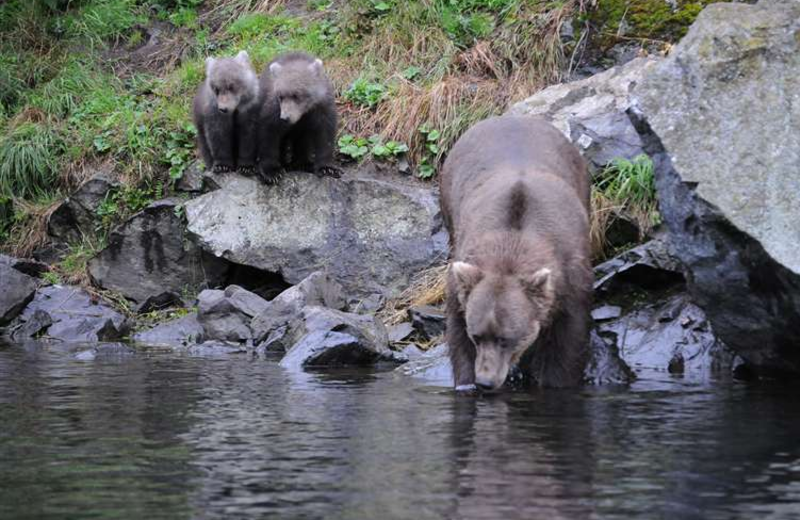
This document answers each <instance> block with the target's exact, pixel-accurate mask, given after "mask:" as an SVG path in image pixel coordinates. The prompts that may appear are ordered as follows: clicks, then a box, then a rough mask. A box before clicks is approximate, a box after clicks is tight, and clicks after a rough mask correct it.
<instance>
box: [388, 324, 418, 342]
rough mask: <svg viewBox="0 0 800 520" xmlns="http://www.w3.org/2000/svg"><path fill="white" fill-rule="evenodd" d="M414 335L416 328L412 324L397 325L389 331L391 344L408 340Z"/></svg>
mask: <svg viewBox="0 0 800 520" xmlns="http://www.w3.org/2000/svg"><path fill="white" fill-rule="evenodd" d="M413 333H414V326H413V325H411V323H410V322H407V321H404V322H403V323H398V324H397V325H392V326H390V327H389V329H388V334H389V343H399V342H400V341H403V340H405V339H408V337H409V336H411V334H413Z"/></svg>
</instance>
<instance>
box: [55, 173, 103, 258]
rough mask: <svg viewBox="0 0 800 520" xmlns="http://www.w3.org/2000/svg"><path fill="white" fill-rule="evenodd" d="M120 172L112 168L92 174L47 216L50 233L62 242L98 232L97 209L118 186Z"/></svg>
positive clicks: (68, 241)
mask: <svg viewBox="0 0 800 520" xmlns="http://www.w3.org/2000/svg"><path fill="white" fill-rule="evenodd" d="M117 177H118V176H117V175H115V174H114V172H113V171H111V170H109V169H105V168H104V169H100V170H98V171H97V172H95V173H94V174H91V175H90V177H89V180H87V181H86V182H84V183H83V184H82V185H81V186H80V187H79V188H78V189H77V190H75V192H74V193H73V194H72V195H70V196H69V197H67V198H66V199H64V200H63V201H62V202H61V204H59V205H58V206H57V207H56V209H55V210H54V211H53V212H52V213H51V214H50V217H49V218H48V220H47V232H48V234H49V235H50V236H51V237H53V238H54V239H56V240H57V241H61V242H62V243H73V242H80V241H81V240H82V239H83V237H84V235H89V236H92V235H94V232H95V227H96V219H97V209H98V208H99V207H100V205H101V204H102V202H103V200H104V199H105V198H106V197H107V196H109V192H110V191H111V190H113V189H114V188H117V187H118V186H119V181H118V180H117Z"/></svg>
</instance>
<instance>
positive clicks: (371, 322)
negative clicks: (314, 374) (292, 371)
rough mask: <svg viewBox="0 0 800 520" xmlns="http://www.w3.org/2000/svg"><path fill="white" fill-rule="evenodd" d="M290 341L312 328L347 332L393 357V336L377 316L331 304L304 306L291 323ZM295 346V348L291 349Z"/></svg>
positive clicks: (300, 337) (294, 342) (381, 352)
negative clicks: (390, 349)
mask: <svg viewBox="0 0 800 520" xmlns="http://www.w3.org/2000/svg"><path fill="white" fill-rule="evenodd" d="M288 329H289V332H288V335H287V338H286V340H285V341H286V344H288V345H292V347H291V348H294V345H296V344H297V343H299V342H300V341H301V340H302V338H303V337H304V336H306V335H308V334H310V333H312V332H320V331H323V332H324V331H332V332H343V333H345V334H349V335H350V336H353V337H355V338H356V339H357V340H358V341H359V342H360V343H361V344H362V345H364V346H365V347H366V348H369V349H371V350H372V351H374V352H376V353H377V354H379V355H381V356H385V357H387V358H388V357H390V356H389V354H390V351H389V337H388V334H387V332H386V327H384V325H383V323H381V322H380V321H379V320H378V319H377V318H376V317H374V316H368V315H364V314H352V313H348V312H342V311H337V310H334V309H328V308H327V307H316V306H308V307H304V308H303V309H302V310H301V311H300V313H299V314H298V315H297V317H296V318H295V319H294V320H293V321H292V322H291V323H290V324H289V326H288ZM289 350H291V349H289Z"/></svg>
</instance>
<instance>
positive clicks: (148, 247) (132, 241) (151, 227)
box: [89, 199, 225, 303]
mask: <svg viewBox="0 0 800 520" xmlns="http://www.w3.org/2000/svg"><path fill="white" fill-rule="evenodd" d="M180 208H181V202H180V201H177V200H171V199H167V200H162V201H158V202H155V203H153V204H151V205H150V206H148V207H147V208H145V209H144V210H142V211H140V212H139V213H137V214H136V215H134V216H133V217H131V218H130V219H129V220H128V221H127V222H125V223H123V224H122V225H120V226H119V227H117V228H116V229H114V231H112V232H111V234H110V236H109V238H108V246H107V247H106V248H105V249H103V251H101V252H100V253H99V254H98V255H97V256H96V257H95V258H93V259H92V260H91V262H89V273H90V274H91V276H92V278H93V279H94V281H95V282H96V283H97V284H98V285H99V286H100V287H103V288H105V289H111V290H113V291H117V292H119V293H120V294H122V295H123V296H125V297H126V298H129V299H131V300H133V301H135V302H137V303H142V302H144V301H145V300H147V299H148V298H151V297H156V296H159V295H162V294H164V293H178V294H180V293H181V292H183V291H187V290H188V291H191V292H194V291H196V290H197V289H199V288H202V287H203V286H204V285H206V284H207V283H211V284H215V283H217V282H218V281H219V279H220V278H221V277H222V274H223V273H224V269H225V266H224V265H223V264H222V262H220V260H219V259H216V258H213V257H211V256H210V255H204V254H203V253H202V251H201V250H200V248H198V247H197V246H196V245H195V244H194V243H193V242H192V241H191V240H190V239H189V237H188V236H187V233H186V231H185V228H184V225H183V221H182V218H181V215H180V213H181V210H180Z"/></svg>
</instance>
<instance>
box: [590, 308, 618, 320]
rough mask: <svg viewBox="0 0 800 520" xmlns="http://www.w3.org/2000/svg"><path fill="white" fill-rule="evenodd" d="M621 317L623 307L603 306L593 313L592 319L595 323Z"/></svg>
mask: <svg viewBox="0 0 800 520" xmlns="http://www.w3.org/2000/svg"><path fill="white" fill-rule="evenodd" d="M621 315H622V307H618V306H617V305H603V306H602V307H597V308H596V309H594V310H593V311H592V319H593V320H594V321H605V320H611V319H614V318H619V317H620V316H621Z"/></svg>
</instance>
